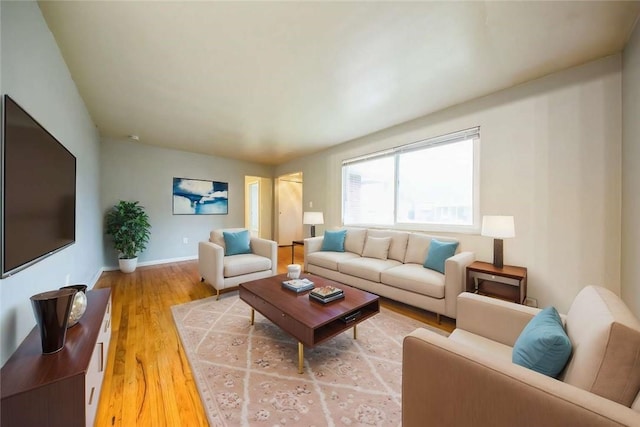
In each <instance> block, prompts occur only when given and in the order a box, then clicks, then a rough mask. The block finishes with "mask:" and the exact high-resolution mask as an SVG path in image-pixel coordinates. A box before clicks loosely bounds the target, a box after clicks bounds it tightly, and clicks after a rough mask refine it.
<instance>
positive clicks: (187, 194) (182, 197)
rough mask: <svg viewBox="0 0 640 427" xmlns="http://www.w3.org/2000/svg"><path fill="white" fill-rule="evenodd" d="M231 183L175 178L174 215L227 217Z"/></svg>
mask: <svg viewBox="0 0 640 427" xmlns="http://www.w3.org/2000/svg"><path fill="white" fill-rule="evenodd" d="M228 213H229V183H227V182H218V181H208V180H203V179H189V178H173V214H174V215H227V214H228Z"/></svg>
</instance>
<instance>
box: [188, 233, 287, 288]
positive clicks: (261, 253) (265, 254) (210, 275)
mask: <svg viewBox="0 0 640 427" xmlns="http://www.w3.org/2000/svg"><path fill="white" fill-rule="evenodd" d="M239 230H242V229H238V228H229V229H219V230H213V231H212V232H211V233H210V236H209V241H207V242H199V244H198V269H199V271H200V277H202V281H206V282H207V283H210V284H211V285H212V286H213V287H214V289H215V290H216V296H217V298H220V291H221V290H223V289H227V288H231V287H234V286H238V285H239V284H240V283H242V282H248V281H251V280H257V279H262V278H264V277H271V276H274V275H275V274H276V272H277V269H278V244H277V243H276V242H274V241H273V240H267V239H261V238H258V237H251V241H250V247H251V253H250V254H238V255H231V256H225V243H224V235H223V232H225V231H239Z"/></svg>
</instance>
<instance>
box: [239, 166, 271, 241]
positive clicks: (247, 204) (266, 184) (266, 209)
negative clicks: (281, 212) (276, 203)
mask: <svg viewBox="0 0 640 427" xmlns="http://www.w3.org/2000/svg"><path fill="white" fill-rule="evenodd" d="M272 226H273V181H272V180H271V178H263V177H259V176H245V177H244V227H245V228H246V229H247V230H249V231H250V233H251V235H252V236H255V237H262V238H263V239H273V233H272Z"/></svg>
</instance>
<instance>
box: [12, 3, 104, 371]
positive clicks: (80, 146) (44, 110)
mask: <svg viewBox="0 0 640 427" xmlns="http://www.w3.org/2000/svg"><path fill="white" fill-rule="evenodd" d="M0 10H1V13H0V17H1V18H0V19H1V23H2V25H1V29H0V34H1V40H2V45H1V50H0V61H1V66H0V69H1V70H2V71H1V81H0V86H1V89H2V93H3V94H5V93H6V94H9V95H10V96H11V97H12V98H13V99H14V100H15V101H16V102H18V103H19V104H20V105H21V106H22V107H23V108H24V109H25V110H27V111H28V112H29V113H30V114H31V115H32V116H33V117H34V118H36V120H38V121H39V122H40V124H42V125H43V126H44V127H45V128H46V129H47V130H48V131H49V132H51V133H52V134H53V135H54V136H56V138H58V140H59V141H60V142H61V143H62V144H63V145H64V146H65V147H67V149H69V151H71V152H72V153H73V154H74V155H75V156H76V158H77V183H76V186H77V187H76V192H77V200H76V218H77V220H76V243H75V244H74V245H72V246H71V247H69V248H66V249H64V250H62V251H61V252H58V253H56V254H55V255H52V256H50V257H48V258H46V259H44V260H43V261H40V262H38V263H36V264H34V265H33V266H31V267H29V268H27V269H26V270H23V271H21V272H19V273H16V274H15V275H14V276H11V277H9V278H7V279H4V280H1V281H0V336H1V338H0V342H1V345H0V348H1V350H0V364H4V362H6V360H7V359H8V358H9V356H10V355H11V354H12V353H13V351H14V350H15V349H16V347H17V346H18V345H19V344H20V343H21V342H22V340H23V339H24V337H25V336H26V335H27V333H28V332H29V331H30V330H31V329H32V328H33V326H34V325H35V318H34V316H33V311H32V309H31V305H30V302H29V297H30V296H31V295H34V294H36V293H39V292H43V291H47V290H51V289H57V288H59V287H60V286H64V285H65V280H66V276H67V274H69V275H70V283H86V284H89V285H93V283H94V282H95V280H97V275H98V273H99V272H100V269H101V267H102V258H103V254H102V231H101V229H102V224H101V219H100V214H99V210H100V208H99V194H98V193H99V182H98V179H99V168H100V164H99V158H98V156H99V138H98V134H97V131H96V129H95V126H94V125H93V122H92V121H91V118H90V117H89V114H88V112H87V109H86V107H85V105H84V103H83V101H82V99H81V98H80V95H79V94H78V91H77V89H76V86H75V84H74V82H73V80H72V79H71V76H70V74H69V70H68V69H67V66H66V64H65V62H64V60H63V59H62V56H61V54H60V51H59V49H58V46H57V45H56V43H55V40H54V39H53V36H52V35H51V33H50V32H49V28H48V27H47V25H46V23H45V21H44V19H43V17H42V15H41V13H40V9H39V7H38V4H37V3H36V2H32V1H20V2H4V1H3V2H0ZM45 188H46V183H43V189H45Z"/></svg>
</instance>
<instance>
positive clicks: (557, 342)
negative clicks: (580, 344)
mask: <svg viewBox="0 0 640 427" xmlns="http://www.w3.org/2000/svg"><path fill="white" fill-rule="evenodd" d="M570 355H571V341H569V337H568V336H567V334H566V333H565V331H564V328H563V327H562V320H560V315H559V314H558V311H557V310H556V309H555V308H554V307H547V308H545V309H544V310H542V311H540V313H538V314H536V315H535V316H534V317H533V319H531V320H530V321H529V323H527V325H526V326H525V327H524V329H523V330H522V333H521V334H520V336H519V337H518V339H517V340H516V343H515V345H514V346H513V363H515V364H516V365H520V366H524V367H525V368H529V369H532V370H534V371H536V372H540V373H541V374H544V375H547V376H550V377H553V378H556V377H557V376H558V374H559V373H560V372H561V371H562V369H564V366H565V365H566V364H567V360H568V359H569V356H570Z"/></svg>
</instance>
